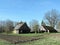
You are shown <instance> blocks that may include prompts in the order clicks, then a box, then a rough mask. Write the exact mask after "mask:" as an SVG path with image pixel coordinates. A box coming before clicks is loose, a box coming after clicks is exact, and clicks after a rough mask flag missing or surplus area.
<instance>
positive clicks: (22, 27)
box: [13, 22, 30, 34]
mask: <svg viewBox="0 0 60 45" xmlns="http://www.w3.org/2000/svg"><path fill="white" fill-rule="evenodd" d="M29 32H30V28H29V27H28V25H27V24H26V22H20V23H18V24H17V25H16V27H15V28H14V31H13V33H17V34H20V33H29Z"/></svg>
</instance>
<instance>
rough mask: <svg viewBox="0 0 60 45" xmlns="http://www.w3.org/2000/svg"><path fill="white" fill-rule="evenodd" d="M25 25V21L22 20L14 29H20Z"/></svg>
mask: <svg viewBox="0 0 60 45" xmlns="http://www.w3.org/2000/svg"><path fill="white" fill-rule="evenodd" d="M23 25H24V22H20V23H18V24H17V26H16V27H15V28H14V29H15V30H18V29H20V28H21V26H23Z"/></svg>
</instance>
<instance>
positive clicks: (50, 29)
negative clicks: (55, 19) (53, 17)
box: [40, 26, 58, 33]
mask: <svg viewBox="0 0 60 45" xmlns="http://www.w3.org/2000/svg"><path fill="white" fill-rule="evenodd" d="M40 32H48V33H49V32H52V33H53V32H58V31H57V30H56V29H54V28H53V27H51V26H40Z"/></svg>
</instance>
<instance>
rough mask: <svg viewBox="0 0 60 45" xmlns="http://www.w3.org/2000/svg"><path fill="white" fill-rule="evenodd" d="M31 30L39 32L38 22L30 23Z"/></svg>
mask: <svg viewBox="0 0 60 45" xmlns="http://www.w3.org/2000/svg"><path fill="white" fill-rule="evenodd" d="M30 28H31V30H33V31H34V32H35V33H37V32H39V23H38V21H37V20H32V21H31V22H30Z"/></svg>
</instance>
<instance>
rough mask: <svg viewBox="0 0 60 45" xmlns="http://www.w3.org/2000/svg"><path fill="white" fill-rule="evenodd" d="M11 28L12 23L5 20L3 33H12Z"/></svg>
mask: <svg viewBox="0 0 60 45" xmlns="http://www.w3.org/2000/svg"><path fill="white" fill-rule="evenodd" d="M13 27H14V24H13V21H11V20H6V22H5V32H7V33H9V32H11V31H13Z"/></svg>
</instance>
